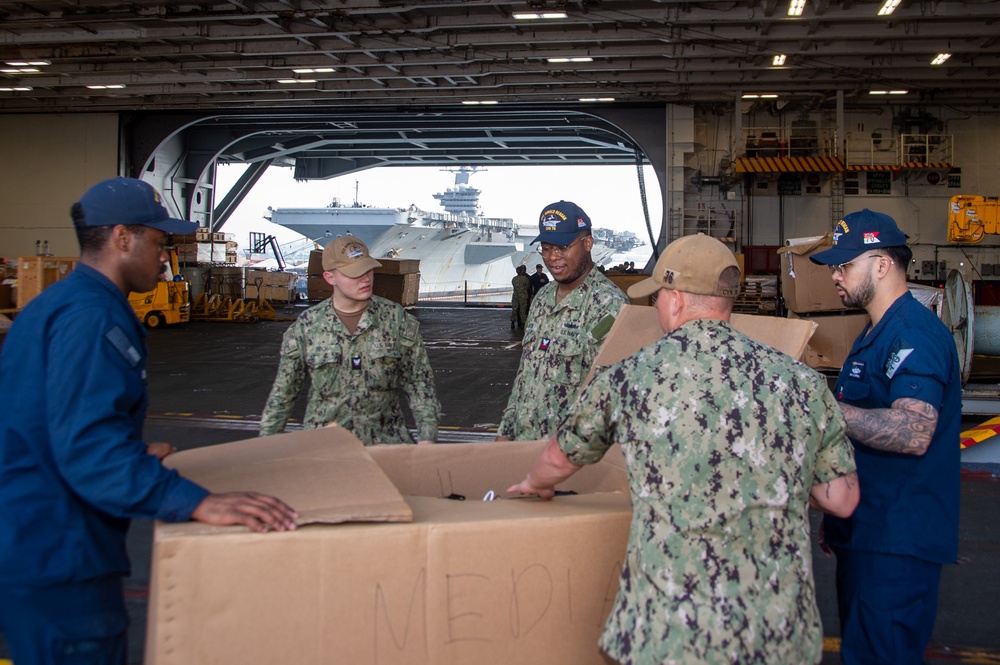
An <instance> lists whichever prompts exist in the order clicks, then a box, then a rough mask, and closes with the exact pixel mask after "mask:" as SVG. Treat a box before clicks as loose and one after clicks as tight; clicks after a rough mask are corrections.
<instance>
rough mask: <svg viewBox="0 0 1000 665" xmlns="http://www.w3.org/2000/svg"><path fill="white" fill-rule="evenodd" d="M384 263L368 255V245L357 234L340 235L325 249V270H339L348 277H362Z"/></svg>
mask: <svg viewBox="0 0 1000 665" xmlns="http://www.w3.org/2000/svg"><path fill="white" fill-rule="evenodd" d="M380 267H382V264H381V263H379V262H378V261H376V260H375V259H373V258H372V257H370V256H369V255H368V247H367V246H366V245H365V243H363V242H361V239H360V238H357V237H355V236H340V237H338V238H334V239H333V240H331V241H330V242H329V243H328V244H327V246H326V248H325V249H324V250H323V270H326V271H328V272H329V271H333V270H339V271H340V272H341V273H343V274H344V275H346V276H347V277H361V276H362V275H364V274H365V273H366V272H368V271H369V270H373V269H375V268H380Z"/></svg>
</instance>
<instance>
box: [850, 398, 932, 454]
mask: <svg viewBox="0 0 1000 665" xmlns="http://www.w3.org/2000/svg"><path fill="white" fill-rule="evenodd" d="M840 409H841V411H843V412H844V417H845V418H846V419H847V434H848V436H850V437H851V438H852V439H854V440H856V441H858V442H860V443H863V444H865V445H866V446H868V447H870V448H875V449H876V450H885V451H887V452H891V453H905V454H909V455H923V454H924V453H925V452H927V448H928V447H929V446H930V445H931V438H932V437H933V436H934V430H935V429H936V428H937V422H938V412H937V409H935V408H934V407H933V406H931V405H930V404H928V403H927V402H921V401H920V400H918V399H913V398H911V397H902V398H900V399H897V400H896V401H895V402H893V403H892V406H891V407H890V408H888V409H861V408H858V407H856V406H850V405H848V404H841V405H840Z"/></svg>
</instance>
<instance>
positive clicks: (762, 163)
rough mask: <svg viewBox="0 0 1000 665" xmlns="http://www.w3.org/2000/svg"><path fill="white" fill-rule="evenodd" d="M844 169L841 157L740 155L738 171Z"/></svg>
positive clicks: (819, 170) (812, 171)
mask: <svg viewBox="0 0 1000 665" xmlns="http://www.w3.org/2000/svg"><path fill="white" fill-rule="evenodd" d="M843 170H844V160H843V159H841V158H840V157H739V158H737V160H736V172H737V173H834V172H838V171H843Z"/></svg>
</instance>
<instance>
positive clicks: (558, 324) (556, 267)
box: [497, 201, 628, 441]
mask: <svg viewBox="0 0 1000 665" xmlns="http://www.w3.org/2000/svg"><path fill="white" fill-rule="evenodd" d="M538 231H539V233H538V237H537V238H535V239H534V240H532V241H531V244H535V243H540V245H539V248H538V253H539V254H540V255H541V257H542V261H543V262H544V263H545V267H546V269H547V270H548V272H549V274H550V275H552V281H551V282H549V283H548V284H546V285H545V286H543V287H542V288H541V289H539V291H538V293H537V294H536V295H535V298H534V300H532V303H531V309H530V310H529V312H528V320H527V322H526V323H525V326H524V338H523V341H522V346H521V349H522V351H521V364H520V366H519V367H518V370H517V377H516V378H515V379H514V386H513V389H512V390H511V394H510V400H509V401H508V403H507V408H506V409H505V410H504V413H503V418H502V419H501V421H500V426H499V427H498V428H497V440H498V441H508V440H513V441H528V440H534V439H541V438H543V437H545V436H547V435H549V434H551V433H553V432H555V428H556V425H558V423H559V421H560V420H561V419H562V417H563V416H564V415H565V414H566V411H567V409H568V407H569V404H570V401H571V400H572V399H573V398H575V397H576V394H577V392H578V391H579V389H580V386H581V385H582V383H583V380H584V379H585V378H586V376H587V372H588V371H589V369H590V365H591V364H592V363H593V361H594V358H596V357H597V352H598V350H599V349H600V346H601V342H602V341H603V339H604V335H606V334H607V332H608V330H609V329H610V328H611V324H612V323H613V322H614V317H615V316H616V315H617V314H618V312H619V311H621V308H622V307H624V306H625V305H627V304H628V297H627V296H626V295H625V293H624V292H622V290H621V289H619V288H618V287H617V286H615V284H614V283H613V282H611V280H609V279H608V278H607V277H605V276H604V275H603V274H602V273H601V271H599V270H597V269H596V267H595V266H594V261H593V259H592V258H591V253H590V252H591V249H592V248H593V246H594V238H593V236H592V235H591V223H590V217H588V216H587V213H585V212H584V211H583V209H582V208H580V206H578V205H577V204H575V203H573V202H571V201H558V202H556V203H552V204H550V205H547V206H545V208H543V209H542V213H541V215H540V216H539V221H538Z"/></svg>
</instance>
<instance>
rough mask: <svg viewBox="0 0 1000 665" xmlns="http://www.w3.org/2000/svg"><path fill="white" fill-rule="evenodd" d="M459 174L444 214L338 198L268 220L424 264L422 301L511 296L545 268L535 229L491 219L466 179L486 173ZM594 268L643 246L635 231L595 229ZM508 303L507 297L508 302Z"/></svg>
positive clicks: (444, 197) (441, 197)
mask: <svg viewBox="0 0 1000 665" xmlns="http://www.w3.org/2000/svg"><path fill="white" fill-rule="evenodd" d="M445 170H446V171H448V172H451V173H454V174H455V182H454V186H452V187H449V188H447V189H446V190H445V191H444V192H440V193H438V194H434V195H433V196H434V198H435V199H437V200H438V201H439V202H440V203H441V206H442V208H444V211H443V212H427V211H424V210H420V209H419V208H417V207H416V206H410V207H409V208H379V207H371V206H366V205H362V204H360V203H358V201H355V202H354V204H353V205H349V206H344V205H342V204H341V203H340V201H339V200H334V201H333V202H332V203H331V204H330V205H329V206H327V207H326V208H276V209H272V210H271V217H270V219H271V221H272V222H274V223H275V224H280V225H281V226H284V227H285V228H288V229H291V230H293V231H295V232H297V233H301V234H302V235H304V236H306V237H307V238H310V239H312V240H314V241H315V242H317V243H319V244H321V245H325V244H326V243H327V242H329V240H332V239H333V238H336V237H337V236H339V235H345V234H348V233H350V234H353V235H355V236H357V237H359V238H361V239H362V240H363V241H364V242H365V244H366V245H368V249H369V251H370V252H371V255H372V256H373V257H374V258H383V257H384V258H397V259H417V260H419V261H420V299H421V300H425V299H431V298H447V297H454V296H468V297H470V298H475V299H483V300H489V299H490V297H491V296H495V295H497V294H500V293H509V291H510V281H511V278H512V277H513V276H514V273H515V269H516V267H517V266H519V265H522V264H524V265H528V266H529V267H533V266H534V265H535V264H536V263H540V262H541V257H539V256H538V252H537V248H536V247H534V246H532V245H530V243H531V241H532V240H534V238H535V236H537V235H538V227H537V226H535V225H531V226H521V225H518V224H516V223H515V222H514V220H513V219H511V218H508V217H486V216H485V215H483V214H482V212H481V211H480V209H479V196H480V193H481V190H479V189H476V188H475V187H472V186H471V185H470V184H469V176H471V175H472V174H474V173H476V172H478V171H479V170H481V169H478V168H472V167H460V168H456V169H445ZM593 235H594V240H595V242H594V249H593V252H592V255H593V258H594V262H595V263H597V264H598V265H610V264H611V262H612V261H613V258H614V256H615V255H616V254H619V253H624V252H628V251H629V250H632V249H635V248H637V247H641V246H642V245H643V242H642V241H641V240H639V238H637V237H636V235H635V234H634V233H631V232H628V231H612V230H610V229H597V228H595V229H594V230H593ZM505 297H506V296H505Z"/></svg>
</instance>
